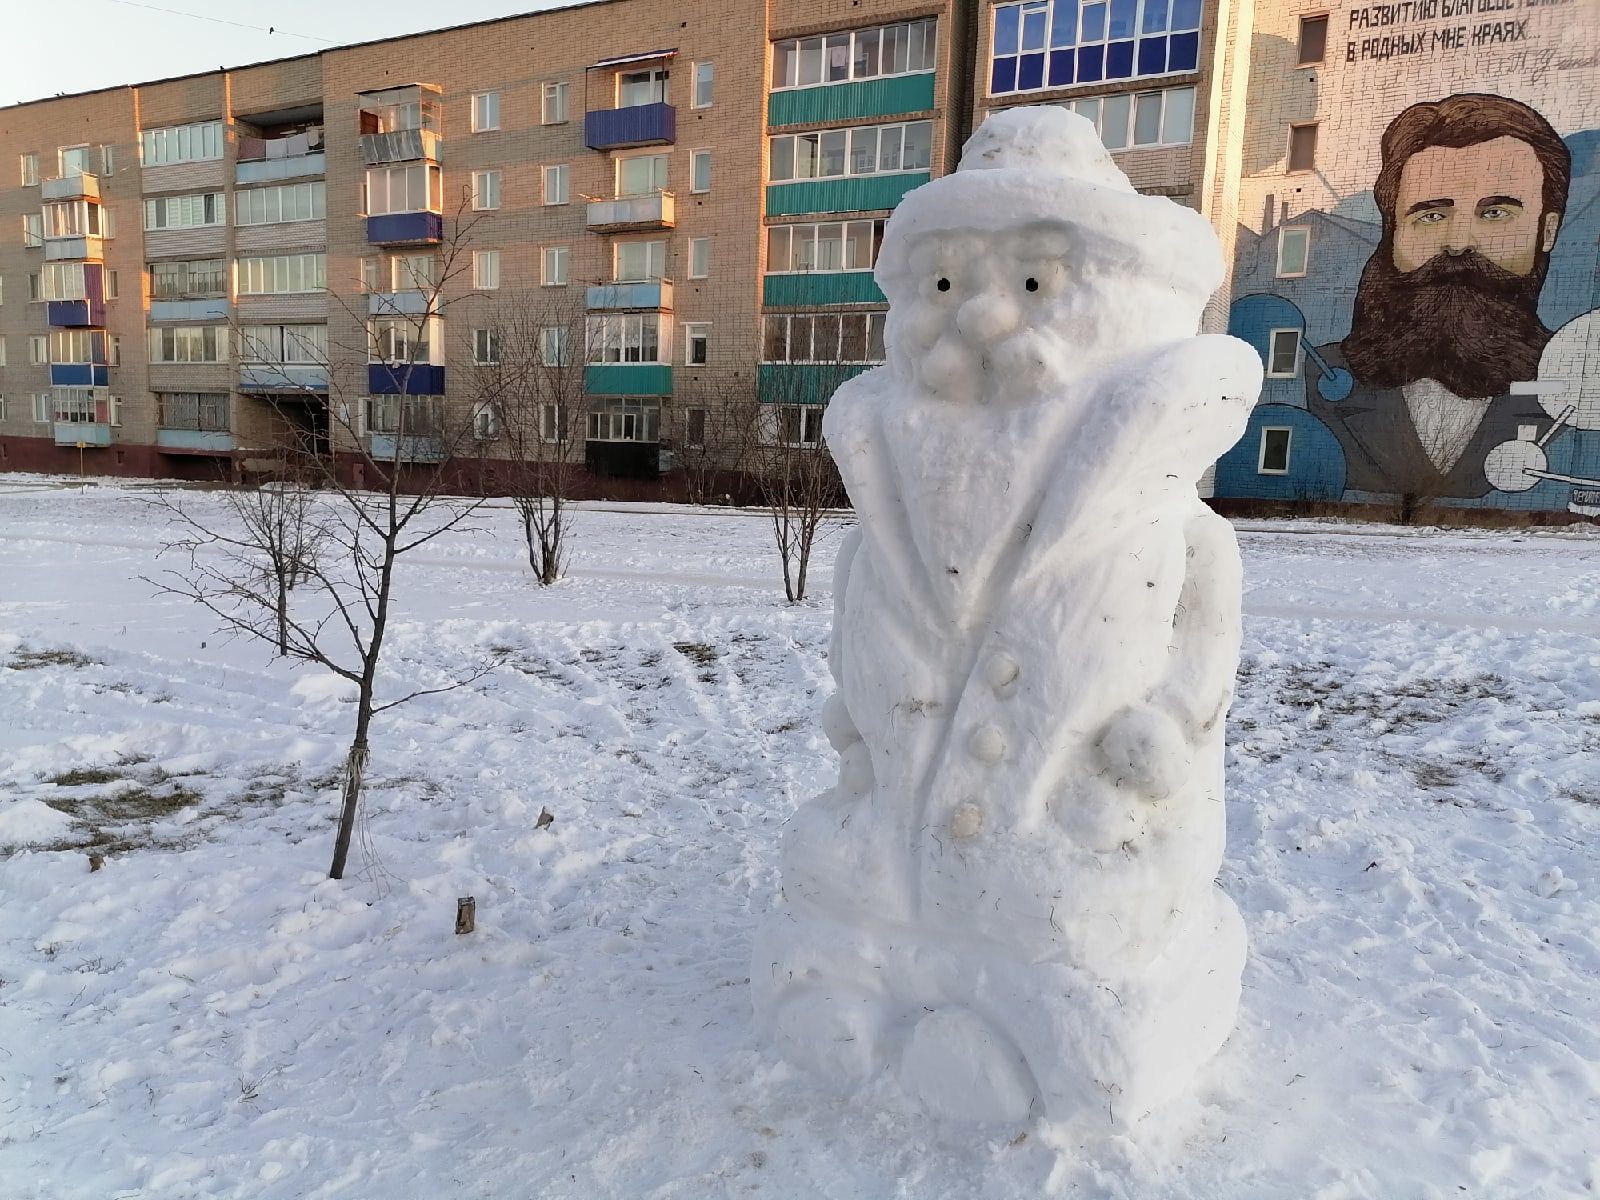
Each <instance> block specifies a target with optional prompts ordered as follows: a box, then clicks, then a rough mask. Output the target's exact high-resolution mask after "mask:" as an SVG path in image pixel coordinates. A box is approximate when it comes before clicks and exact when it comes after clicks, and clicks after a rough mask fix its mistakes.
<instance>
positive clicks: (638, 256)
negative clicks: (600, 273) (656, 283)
mask: <svg viewBox="0 0 1600 1200" xmlns="http://www.w3.org/2000/svg"><path fill="white" fill-rule="evenodd" d="M612 266H613V268H614V269H613V271H612V278H613V279H616V280H618V281H620V282H626V283H638V282H643V281H646V280H651V279H663V278H665V277H666V274H667V243H666V242H665V241H664V240H663V241H651V242H618V243H617V248H616V250H615V251H614V252H613V259H612Z"/></svg>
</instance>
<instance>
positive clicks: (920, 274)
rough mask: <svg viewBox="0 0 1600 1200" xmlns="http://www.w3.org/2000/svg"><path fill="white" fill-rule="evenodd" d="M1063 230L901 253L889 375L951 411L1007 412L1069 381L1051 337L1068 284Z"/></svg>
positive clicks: (966, 238)
mask: <svg viewBox="0 0 1600 1200" xmlns="http://www.w3.org/2000/svg"><path fill="white" fill-rule="evenodd" d="M1076 241H1077V239H1076V238H1075V237H1074V236H1073V233H1072V231H1071V229H1070V227H1068V226H1066V225H1064V224H1060V223H1057V222H1040V223H1038V224H1036V225H1031V226H1028V227H1025V228H1022V229H1013V230H1007V231H1004V232H1000V233H980V232H967V231H953V230H952V231H938V232H930V233H927V234H924V235H922V236H921V237H919V238H918V239H917V240H915V241H913V242H912V243H911V244H910V245H909V247H908V248H907V250H908V253H907V258H906V262H907V265H908V267H909V272H908V273H907V274H908V275H909V278H908V279H906V281H905V286H906V289H907V291H908V292H909V294H908V295H907V296H904V297H902V296H895V297H893V300H894V303H893V304H892V305H891V306H890V309H889V338H890V343H891V346H892V348H893V351H894V357H895V360H896V363H897V365H898V366H899V367H900V369H901V370H903V371H909V372H910V373H911V375H912V376H913V377H914V378H915V379H916V381H917V383H918V384H919V385H920V386H921V388H922V389H923V390H924V391H926V392H928V393H930V394H932V395H934V396H937V397H939V398H940V399H943V400H949V401H955V402H962V401H965V402H974V401H977V402H982V403H993V402H998V403H1008V402H1009V403H1016V402H1018V401H1023V400H1028V399H1031V398H1034V397H1036V396H1038V395H1039V394H1040V393H1041V392H1043V391H1045V390H1047V389H1048V387H1049V385H1050V384H1052V383H1054V382H1057V381H1059V380H1061V379H1063V378H1065V377H1066V376H1067V375H1068V374H1069V373H1070V367H1071V357H1070V355H1069V353H1068V346H1067V343H1066V341H1065V339H1064V338H1063V337H1062V336H1061V334H1060V333H1059V332H1058V330H1059V329H1060V328H1061V324H1062V323H1061V316H1062V313H1063V309H1064V307H1065V302H1066V301H1067V300H1068V299H1069V298H1070V292H1069V289H1070V288H1071V287H1072V286H1073V283H1074V272H1073V265H1074V258H1075V257H1076V256H1075V254H1074V248H1075V245H1076Z"/></svg>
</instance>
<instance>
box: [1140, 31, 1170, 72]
mask: <svg viewBox="0 0 1600 1200" xmlns="http://www.w3.org/2000/svg"><path fill="white" fill-rule="evenodd" d="M1166 69H1167V39H1166V38H1164V37H1147V38H1140V39H1139V74H1141V75H1160V74H1161V73H1162V72H1164V71H1165V70H1166Z"/></svg>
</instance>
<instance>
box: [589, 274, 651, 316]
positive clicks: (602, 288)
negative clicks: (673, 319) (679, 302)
mask: <svg viewBox="0 0 1600 1200" xmlns="http://www.w3.org/2000/svg"><path fill="white" fill-rule="evenodd" d="M585 299H586V300H587V302H588V306H589V308H591V309H600V310H606V309H654V310H656V311H659V312H671V311H672V280H670V279H649V280H642V281H637V282H634V281H622V280H613V281H612V282H610V283H601V284H597V285H595V286H594V287H591V288H590V289H589V291H588V295H587V296H586V297H585Z"/></svg>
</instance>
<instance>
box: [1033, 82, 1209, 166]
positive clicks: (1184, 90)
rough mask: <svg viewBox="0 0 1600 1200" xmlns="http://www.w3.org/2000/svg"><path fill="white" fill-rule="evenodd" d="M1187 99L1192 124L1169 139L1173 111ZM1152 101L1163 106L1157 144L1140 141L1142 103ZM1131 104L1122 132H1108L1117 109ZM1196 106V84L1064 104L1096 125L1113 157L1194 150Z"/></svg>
mask: <svg viewBox="0 0 1600 1200" xmlns="http://www.w3.org/2000/svg"><path fill="white" fill-rule="evenodd" d="M1179 96H1183V97H1185V98H1186V101H1187V104H1188V108H1189V120H1188V124H1187V125H1186V126H1185V127H1183V128H1182V130H1181V131H1179V132H1178V133H1176V134H1175V136H1172V137H1168V130H1167V126H1168V124H1169V122H1170V121H1171V120H1175V119H1176V118H1175V117H1174V116H1173V115H1172V112H1171V111H1170V110H1171V108H1172V105H1173V103H1174V101H1175V98H1176V97H1179ZM1151 97H1156V98H1158V99H1159V101H1160V104H1161V110H1160V116H1159V118H1158V119H1157V122H1156V128H1157V131H1158V136H1157V138H1156V140H1155V141H1153V142H1141V141H1138V140H1137V138H1138V129H1139V102H1140V101H1141V100H1149V99H1150V98H1151ZM1124 101H1125V102H1126V103H1127V111H1126V112H1125V113H1124V114H1123V119H1122V128H1121V130H1120V132H1114V131H1112V130H1111V129H1109V128H1108V123H1107V118H1108V117H1109V116H1110V108H1111V106H1113V105H1120V104H1121V103H1122V102H1124ZM1194 102H1195V87H1194V85H1193V84H1184V85H1182V86H1181V87H1170V88H1142V89H1140V90H1139V91H1136V92H1128V91H1120V92H1111V93H1101V94H1097V95H1093V96H1079V97H1077V98H1076V99H1073V100H1070V101H1063V102H1062V105H1061V107H1063V108H1066V109H1069V110H1070V111H1072V112H1075V113H1077V114H1078V115H1079V116H1080V117H1083V118H1085V119H1086V120H1088V121H1089V122H1091V123H1092V124H1093V125H1094V130H1095V132H1096V133H1098V134H1099V135H1100V141H1101V142H1102V143H1103V144H1104V145H1105V147H1106V149H1107V150H1110V151H1111V153H1113V154H1120V153H1122V152H1123V151H1124V150H1151V149H1155V148H1157V147H1160V146H1190V145H1193V144H1194V116H1195V114H1194Z"/></svg>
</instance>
